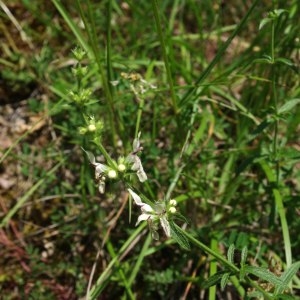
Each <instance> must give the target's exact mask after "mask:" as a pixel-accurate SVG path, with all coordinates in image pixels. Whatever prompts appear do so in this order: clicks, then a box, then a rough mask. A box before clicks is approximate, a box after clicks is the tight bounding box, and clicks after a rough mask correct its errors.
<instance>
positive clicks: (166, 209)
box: [128, 189, 177, 240]
mask: <svg viewBox="0 0 300 300" xmlns="http://www.w3.org/2000/svg"><path fill="white" fill-rule="evenodd" d="M128 192H129V193H130V195H131V196H132V198H133V200H134V202H135V204H136V205H138V206H140V208H141V212H142V213H141V215H140V216H139V217H138V220H137V222H136V225H138V224H139V223H140V222H141V221H147V222H148V224H149V228H150V231H151V234H152V237H153V239H155V240H158V238H159V236H158V233H157V224H158V222H159V223H160V225H161V227H162V228H163V230H164V232H165V234H166V236H167V237H170V236H171V228H170V223H169V218H170V216H171V215H173V214H174V213H176V207H175V206H176V205H177V202H176V200H174V199H171V200H170V201H160V202H157V203H155V204H153V205H149V204H147V203H144V202H143V201H142V199H141V197H140V196H139V195H137V194H136V193H135V192H134V191H132V190H131V189H128Z"/></svg>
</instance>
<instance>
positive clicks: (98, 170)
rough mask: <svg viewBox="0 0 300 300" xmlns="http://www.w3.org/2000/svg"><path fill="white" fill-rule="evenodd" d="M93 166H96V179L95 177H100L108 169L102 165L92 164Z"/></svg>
mask: <svg viewBox="0 0 300 300" xmlns="http://www.w3.org/2000/svg"><path fill="white" fill-rule="evenodd" d="M94 165H95V166H96V168H95V172H96V177H97V175H98V176H99V175H101V174H102V173H104V172H105V171H106V170H107V169H108V167H107V166H106V165H104V164H100V163H94Z"/></svg>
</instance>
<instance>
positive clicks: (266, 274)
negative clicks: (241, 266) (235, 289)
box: [245, 266, 284, 287]
mask: <svg viewBox="0 0 300 300" xmlns="http://www.w3.org/2000/svg"><path fill="white" fill-rule="evenodd" d="M245 271H246V273H250V274H253V275H255V276H257V277H258V278H260V279H262V280H265V281H267V282H270V283H272V284H273V285H274V286H276V287H277V286H281V287H283V286H284V285H283V282H282V280H281V279H280V278H279V277H277V276H276V275H274V274H273V273H271V272H270V271H269V270H267V269H265V268H261V267H254V266H245Z"/></svg>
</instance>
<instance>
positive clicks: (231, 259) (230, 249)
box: [227, 244, 235, 264]
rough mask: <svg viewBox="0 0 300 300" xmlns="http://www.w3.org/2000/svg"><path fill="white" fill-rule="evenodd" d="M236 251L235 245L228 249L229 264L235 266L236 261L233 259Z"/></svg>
mask: <svg viewBox="0 0 300 300" xmlns="http://www.w3.org/2000/svg"><path fill="white" fill-rule="evenodd" d="M234 250H235V246H234V244H231V245H230V246H229V248H228V251H227V259H228V261H229V262H231V263H232V264H234V261H233V257H234Z"/></svg>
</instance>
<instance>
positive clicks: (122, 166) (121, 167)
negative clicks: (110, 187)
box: [118, 164, 126, 172]
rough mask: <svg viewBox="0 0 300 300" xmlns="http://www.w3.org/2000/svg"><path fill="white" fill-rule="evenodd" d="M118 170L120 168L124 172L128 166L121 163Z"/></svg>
mask: <svg viewBox="0 0 300 300" xmlns="http://www.w3.org/2000/svg"><path fill="white" fill-rule="evenodd" d="M118 170H119V171H120V172H124V171H125V170H126V166H125V165H124V164H119V165H118Z"/></svg>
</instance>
